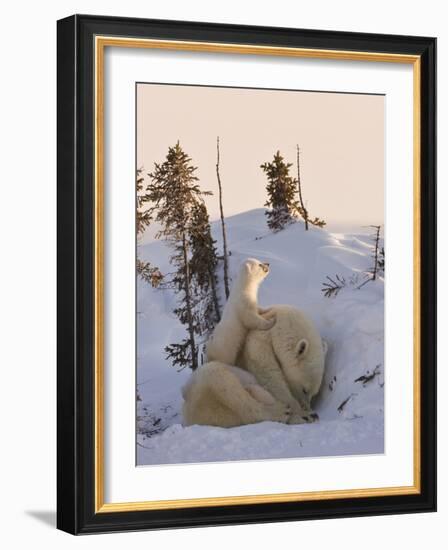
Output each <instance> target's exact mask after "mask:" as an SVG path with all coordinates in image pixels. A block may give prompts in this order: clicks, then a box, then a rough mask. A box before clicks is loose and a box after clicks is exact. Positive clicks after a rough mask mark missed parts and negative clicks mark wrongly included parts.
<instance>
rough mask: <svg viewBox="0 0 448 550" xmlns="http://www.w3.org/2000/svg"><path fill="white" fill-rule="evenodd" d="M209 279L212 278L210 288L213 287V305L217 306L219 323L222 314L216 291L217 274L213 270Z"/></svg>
mask: <svg viewBox="0 0 448 550" xmlns="http://www.w3.org/2000/svg"><path fill="white" fill-rule="evenodd" d="M209 277H210V286H211V287H212V296H213V305H214V306H215V313H216V322H217V323H219V321H220V320H221V312H220V311H219V300H218V292H217V290H216V280H215V274H214V273H213V270H210V272H209Z"/></svg>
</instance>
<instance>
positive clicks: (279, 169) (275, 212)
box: [260, 151, 299, 232]
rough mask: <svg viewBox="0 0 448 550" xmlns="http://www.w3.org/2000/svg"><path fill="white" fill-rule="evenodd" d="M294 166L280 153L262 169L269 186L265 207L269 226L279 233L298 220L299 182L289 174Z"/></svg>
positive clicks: (267, 187) (263, 165)
mask: <svg viewBox="0 0 448 550" xmlns="http://www.w3.org/2000/svg"><path fill="white" fill-rule="evenodd" d="M291 166H292V164H291V163H287V162H285V160H284V158H283V157H282V155H281V154H280V151H277V153H276V154H275V155H274V159H273V161H272V162H265V163H264V164H262V165H261V166H260V168H261V169H262V170H263V171H264V172H265V174H266V176H267V179H268V184H267V186H266V190H267V193H268V200H267V201H266V203H265V206H267V207H268V208H269V210H267V211H266V216H267V218H268V220H267V224H268V227H269V229H271V231H274V232H277V231H280V230H281V229H284V228H285V227H286V226H287V225H289V224H290V223H292V222H294V221H295V220H296V219H297V214H298V212H299V204H298V202H297V199H296V193H297V181H296V180H295V179H294V178H292V177H291V176H290V174H289V170H290V168H291Z"/></svg>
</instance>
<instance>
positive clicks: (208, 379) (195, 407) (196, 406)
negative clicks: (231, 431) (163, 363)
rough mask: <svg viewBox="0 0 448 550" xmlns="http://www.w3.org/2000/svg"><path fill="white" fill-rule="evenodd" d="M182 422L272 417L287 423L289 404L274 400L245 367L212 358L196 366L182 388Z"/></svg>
mask: <svg viewBox="0 0 448 550" xmlns="http://www.w3.org/2000/svg"><path fill="white" fill-rule="evenodd" d="M182 395H183V397H184V404H183V408H182V414H183V424H184V426H191V425H193V424H200V425H206V426H219V427H222V428H232V427H234V426H241V425H243V424H255V423H257V422H264V421H272V422H283V423H285V424H286V423H288V422H289V419H290V416H291V407H290V406H289V405H287V404H285V403H280V402H279V401H276V400H275V399H274V398H273V397H272V395H271V394H270V393H269V392H267V391H266V390H265V389H264V388H262V387H261V386H260V384H258V382H257V380H256V378H255V377H254V376H253V375H252V374H250V373H249V372H247V371H244V370H242V369H239V368H237V367H234V366H231V365H226V364H224V363H220V362H218V361H212V362H211V363H207V364H205V365H204V366H202V367H200V368H199V369H197V370H196V371H195V372H194V373H193V374H192V375H191V377H190V379H189V380H188V382H187V383H186V384H185V386H184V387H183V388H182Z"/></svg>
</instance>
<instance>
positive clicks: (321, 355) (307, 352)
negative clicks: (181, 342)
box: [236, 305, 327, 423]
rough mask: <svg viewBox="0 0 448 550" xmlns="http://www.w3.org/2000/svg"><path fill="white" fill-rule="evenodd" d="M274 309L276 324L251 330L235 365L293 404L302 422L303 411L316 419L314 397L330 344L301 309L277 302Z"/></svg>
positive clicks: (273, 393)
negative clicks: (270, 327)
mask: <svg viewBox="0 0 448 550" xmlns="http://www.w3.org/2000/svg"><path fill="white" fill-rule="evenodd" d="M271 311H272V312H273V313H274V314H275V316H276V323H275V326H274V327H273V328H272V329H270V330H269V331H259V330H253V331H250V332H249V333H248V335H247V338H246V342H245V344H244V346H243V349H242V351H241V353H240V355H239V357H238V360H237V362H236V365H237V366H239V367H242V368H244V369H246V370H248V371H249V372H251V373H252V374H253V375H254V376H255V378H256V379H257V381H258V382H259V384H260V385H261V386H263V387H264V388H265V389H266V390H267V391H268V392H269V393H270V394H271V395H272V396H273V397H274V398H275V399H277V400H278V401H282V402H283V403H287V404H289V405H291V407H292V409H293V413H297V415H298V419H299V421H300V419H301V418H303V414H304V411H305V414H309V415H310V417H311V418H312V419H316V418H317V415H315V414H314V413H313V412H312V408H311V400H312V399H313V397H314V396H315V395H316V394H317V393H318V391H319V389H320V386H321V383H322V378H323V375H324V369H325V357H326V353H327V344H326V342H325V341H323V340H322V338H321V336H320V334H319V332H318V330H317V328H316V327H315V326H314V323H313V322H312V321H311V320H310V319H309V318H308V317H307V316H306V315H305V313H303V312H302V311H300V310H299V309H297V308H295V307H292V306H288V305H275V306H272V308H271ZM293 422H294V419H292V420H291V423H293Z"/></svg>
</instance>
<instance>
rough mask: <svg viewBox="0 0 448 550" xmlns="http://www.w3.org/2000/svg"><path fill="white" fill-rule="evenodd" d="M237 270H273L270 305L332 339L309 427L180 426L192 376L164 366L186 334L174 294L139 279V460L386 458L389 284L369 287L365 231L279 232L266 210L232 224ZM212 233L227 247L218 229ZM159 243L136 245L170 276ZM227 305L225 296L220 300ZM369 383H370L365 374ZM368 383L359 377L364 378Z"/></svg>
mask: <svg viewBox="0 0 448 550" xmlns="http://www.w3.org/2000/svg"><path fill="white" fill-rule="evenodd" d="M226 224H227V238H228V245H229V250H230V251H231V258H230V271H231V275H232V274H235V273H236V271H237V269H238V267H239V264H240V263H241V261H242V260H244V259H245V258H247V257H255V258H258V259H259V260H261V261H267V262H269V263H270V264H271V272H270V274H269V276H268V277H267V279H266V280H265V281H264V283H263V285H262V286H261V288H260V292H259V302H260V305H261V306H263V307H267V306H269V305H272V304H281V303H284V304H290V305H294V306H297V307H299V308H300V309H302V310H304V311H305V312H307V313H308V314H309V315H310V317H311V318H312V319H313V320H314V321H315V323H316V325H317V327H318V329H319V330H320V332H321V334H322V336H323V337H324V338H325V339H326V340H327V341H328V344H329V352H328V356H327V363H326V373H325V377H324V380H323V384H322V388H321V391H320V394H319V396H318V398H317V400H316V402H315V410H316V411H317V412H318V414H319V417H320V421H319V422H318V423H316V424H310V425H291V426H289V425H284V424H278V423H274V422H265V423H261V424H254V425H250V426H241V427H238V428H232V429H223V428H214V427H208V426H190V427H188V428H184V427H182V418H181V407H182V397H181V393H180V388H181V387H182V385H183V384H184V383H185V381H186V379H187V378H188V377H189V375H190V371H189V369H184V370H183V371H181V372H177V370H176V369H175V368H173V367H171V366H170V364H169V363H168V362H167V361H166V360H165V353H164V351H163V350H164V347H165V345H167V344H169V343H172V342H176V341H180V340H181V339H182V338H183V336H184V334H185V328H184V327H182V325H180V324H179V322H178V321H177V319H176V317H175V316H174V315H173V313H172V310H173V308H174V304H175V301H174V297H173V295H172V293H171V291H169V290H160V289H153V288H151V287H150V285H148V284H147V283H142V282H141V281H140V280H139V281H138V290H137V312H138V329H137V330H138V334H137V346H138V347H137V358H138V368H137V378H138V380H137V382H138V386H137V389H138V395H139V399H140V401H139V402H138V421H137V425H138V432H139V434H138V437H137V444H138V447H137V451H138V453H137V454H138V464H168V463H184V462H206V461H207V462H210V461H222V460H244V459H263V458H279V457H282V458H286V457H309V456H329V455H347V454H365V453H382V452H383V450H384V448H383V447H384V442H383V438H384V411H383V407H384V358H383V356H384V334H383V328H384V321H383V315H384V281H383V279H382V278H380V279H378V280H376V281H370V282H368V283H367V284H365V285H364V286H363V287H362V288H360V289H358V288H357V287H359V285H360V284H361V283H362V282H363V281H364V280H365V275H364V273H365V271H366V270H368V269H369V268H371V267H372V263H373V262H372V252H373V242H372V239H371V237H370V236H369V235H366V234H360V233H357V234H341V233H331V232H328V231H326V230H325V229H319V228H315V227H311V228H310V230H309V231H308V232H306V231H305V230H304V226H303V224H302V223H301V222H298V223H296V224H293V225H291V226H289V227H288V228H286V229H285V230H283V231H280V232H279V233H276V234H272V233H270V232H269V230H268V228H267V226H266V218H265V216H264V210H263V209H257V210H251V211H249V212H245V213H243V214H238V215H236V216H233V217H229V218H227V219H226ZM212 231H213V235H214V238H215V239H217V244H218V247H220V248H221V239H220V225H219V223H218V222H213V224H212ZM169 254H170V251H169V249H168V248H167V246H166V245H165V244H164V243H163V242H161V241H153V242H149V243H147V244H145V245H142V246H141V247H140V248H139V255H140V256H141V258H142V259H145V260H150V261H151V262H152V264H153V265H156V266H158V267H159V268H160V269H161V271H162V273H166V272H169V271H171V268H170V265H169ZM336 274H338V275H340V276H341V277H344V278H345V280H346V287H345V288H343V289H342V290H341V291H340V292H339V294H338V295H337V296H336V297H331V298H326V297H324V295H323V293H322V291H321V289H322V283H323V282H325V280H326V277H327V276H330V277H332V278H333V277H334V276H335V275H336ZM223 302H224V300H222V303H223ZM362 377H364V378H362ZM359 378H361V380H359Z"/></svg>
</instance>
